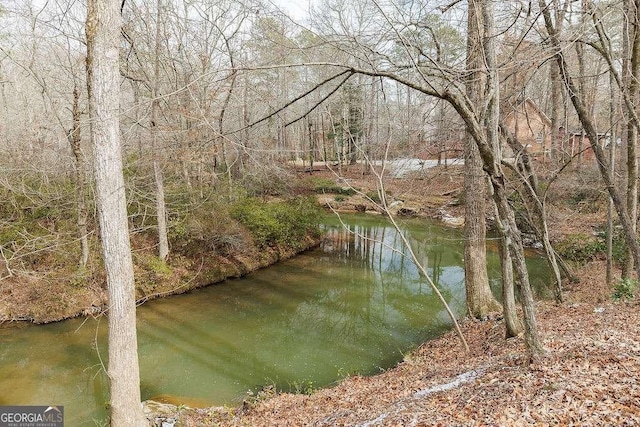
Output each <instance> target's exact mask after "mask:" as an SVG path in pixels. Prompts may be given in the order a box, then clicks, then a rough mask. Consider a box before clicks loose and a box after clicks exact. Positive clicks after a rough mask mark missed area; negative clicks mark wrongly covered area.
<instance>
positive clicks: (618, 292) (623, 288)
mask: <svg viewBox="0 0 640 427" xmlns="http://www.w3.org/2000/svg"><path fill="white" fill-rule="evenodd" d="M637 287H638V281H637V280H634V279H621V280H620V281H619V282H618V283H616V285H615V286H614V287H613V295H612V298H613V300H614V301H620V300H628V299H633V297H634V295H635V291H636V288H637Z"/></svg>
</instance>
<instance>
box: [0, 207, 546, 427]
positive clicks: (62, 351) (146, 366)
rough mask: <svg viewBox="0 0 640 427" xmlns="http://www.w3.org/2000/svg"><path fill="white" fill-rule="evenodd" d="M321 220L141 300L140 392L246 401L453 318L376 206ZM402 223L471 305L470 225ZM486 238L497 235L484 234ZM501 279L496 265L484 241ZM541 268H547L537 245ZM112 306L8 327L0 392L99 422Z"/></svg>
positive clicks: (436, 272) (542, 277)
mask: <svg viewBox="0 0 640 427" xmlns="http://www.w3.org/2000/svg"><path fill="white" fill-rule="evenodd" d="M344 219H345V221H346V222H347V226H348V228H349V229H350V230H351V233H350V232H346V231H345V229H344V227H343V226H342V225H340V223H339V222H338V220H337V219H335V218H330V219H328V220H327V230H328V234H329V236H330V239H329V240H328V242H327V243H326V244H324V245H323V246H322V247H321V248H319V249H316V250H313V251H310V252H307V253H305V254H302V255H300V256H298V257H296V258H295V259H292V260H289V261H286V262H282V263H279V264H277V265H275V266H272V267H269V268H267V269H264V270H261V271H258V272H255V273H252V274H250V275H249V276H247V277H245V278H242V279H237V280H229V281H226V282H224V283H221V284H219V285H214V286H210V287H208V288H204V289H200V290H197V291H194V292H191V293H189V294H186V295H180V296H174V297H170V298H167V299H164V300H156V301H151V302H148V303H146V304H145V305H143V306H141V307H139V308H138V339H139V355H140V366H141V382H142V398H143V399H149V398H152V397H158V396H161V397H164V398H165V399H169V400H171V399H176V397H177V399H178V401H185V402H186V403H188V404H190V405H195V406H197V405H220V404H231V405H234V404H238V403H240V402H241V401H242V399H243V398H244V397H245V396H246V393H247V392H248V391H252V392H254V393H255V392H256V391H257V390H259V389H260V388H261V387H263V386H265V385H275V386H276V387H277V388H278V389H292V390H296V389H303V390H304V389H307V388H308V387H309V386H311V385H312V386H313V387H322V386H326V385H329V384H332V383H334V382H336V381H338V380H339V379H340V378H343V377H344V376H346V375H349V374H353V373H359V374H374V373H377V372H380V371H381V370H383V369H386V368H389V367H391V366H393V365H394V364H396V363H397V362H398V361H399V360H401V359H402V355H403V354H404V353H406V352H407V351H409V350H410V349H412V348H414V347H415V346H416V345H418V344H419V343H420V342H423V341H424V340H426V339H428V338H430V337H433V336H435V335H437V334H439V333H441V332H442V331H444V330H446V329H447V328H449V327H450V321H449V319H448V318H447V316H446V314H445V311H444V310H443V309H442V307H440V305H439V303H438V301H437V300H436V298H435V297H434V296H433V295H432V292H431V290H430V288H429V286H428V285H427V284H426V282H424V281H423V280H421V279H420V278H419V276H418V274H417V270H416V268H415V267H414V266H413V264H412V263H411V262H410V260H409V259H408V258H406V257H404V256H403V255H402V245H401V244H400V241H399V239H398V236H397V234H396V233H395V231H394V230H393V229H392V228H390V227H389V225H388V224H387V223H386V222H385V221H384V220H383V219H382V218H379V217H372V216H364V215H363V216H348V217H345V218H344ZM404 227H405V231H406V233H407V235H408V236H409V237H410V239H411V241H412V242H413V244H414V247H415V248H416V250H417V253H418V256H419V257H420V259H421V260H422V261H423V263H424V264H425V265H427V266H428V268H429V272H430V274H432V275H433V277H434V279H435V280H436V282H437V283H438V285H439V286H440V288H441V290H442V292H443V294H444V296H445V298H446V299H447V301H448V302H449V303H450V304H451V306H452V308H453V310H454V312H456V313H458V314H460V315H461V314H463V313H464V286H463V270H462V267H461V265H462V258H463V255H462V235H461V232H460V231H458V230H452V229H446V228H444V229H443V228H441V227H439V226H437V225H435V224H433V223H430V222H426V221H424V220H411V221H407V222H405V223H404ZM490 247H491V245H490ZM489 256H490V260H489V270H490V275H491V277H492V281H493V283H494V284H498V281H499V279H498V274H499V264H498V259H497V257H496V254H495V251H492V250H490V254H489ZM529 262H530V269H531V272H532V276H533V277H534V281H538V282H539V283H544V282H546V281H548V274H547V268H546V266H545V264H544V262H543V261H542V260H541V259H539V258H536V257H531V258H530V260H529ZM106 328H107V322H106V319H103V320H94V319H88V320H87V319H73V320H68V321H65V322H60V323H56V324H50V325H43V326H33V325H22V326H20V327H15V326H12V327H7V328H2V329H0V344H1V345H0V405H10V404H11V405H16V404H22V405H27V404H32V405H64V406H65V418H66V425H73V426H80V425H96V424H98V425H99V424H101V423H104V419H105V417H106V411H105V410H104V404H105V402H107V401H108V395H107V390H108V385H107V382H106V378H105V375H104V372H103V371H102V370H101V359H102V360H103V361H104V362H105V363H106Z"/></svg>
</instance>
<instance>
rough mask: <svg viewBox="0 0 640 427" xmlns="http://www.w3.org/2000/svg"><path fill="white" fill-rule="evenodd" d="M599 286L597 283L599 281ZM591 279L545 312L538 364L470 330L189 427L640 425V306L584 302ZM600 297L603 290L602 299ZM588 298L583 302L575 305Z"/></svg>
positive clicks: (488, 334) (497, 332)
mask: <svg viewBox="0 0 640 427" xmlns="http://www.w3.org/2000/svg"><path fill="white" fill-rule="evenodd" d="M596 283H597V284H596ZM596 283H594V282H592V281H589V280H583V282H582V284H581V285H579V288H574V290H573V292H570V293H569V294H568V297H569V298H568V299H571V301H569V302H567V303H565V304H563V305H561V306H556V305H553V304H552V303H548V302H544V303H539V304H538V305H537V307H536V308H537V310H536V312H537V316H538V321H539V327H540V330H541V333H542V335H543V338H544V345H545V348H546V349H547V353H546V354H545V355H544V356H543V357H541V358H540V359H539V360H538V361H536V363H535V364H533V365H528V364H527V362H526V357H524V346H523V343H522V340H521V339H519V338H515V339H510V340H505V339H504V338H503V333H504V331H503V325H502V322H501V321H488V322H471V321H468V322H466V323H464V324H463V330H464V333H465V335H466V337H467V340H468V341H469V345H470V348H471V351H470V353H469V354H465V353H464V352H463V350H462V347H461V345H460V343H459V341H458V340H457V338H456V336H455V335H454V334H453V333H448V334H445V335H444V336H442V337H440V338H439V339H437V340H434V341H431V342H428V343H426V344H424V345H423V346H422V347H420V348H419V349H418V350H416V351H415V352H414V353H413V354H411V355H409V356H408V357H407V358H406V360H405V361H404V362H403V363H401V364H400V365H399V366H398V367H396V368H394V369H392V370H389V371H387V372H385V373H383V374H381V375H378V376H375V377H351V378H348V379H346V380H345V381H343V382H342V383H341V384H339V385H337V386H336V387H333V388H330V389H324V390H320V391H318V392H316V393H314V394H313V395H311V396H303V395H291V394H283V395H279V396H276V397H274V398H272V399H268V400H265V401H262V402H259V403H257V404H255V405H254V406H251V407H249V408H245V410H241V411H240V410H239V411H232V412H226V413H221V412H215V411H213V412H212V411H206V410H198V411H194V412H192V413H191V415H190V416H188V417H186V418H184V419H183V420H182V422H183V423H184V424H185V425H212V424H215V425H234V426H235V425H237V426H246V425H250V426H439V425H442V426H456V425H458V426H493V425H496V426H505V425H509V426H520V425H563V426H564V425H580V426H589V425H593V426H596V425H597V426H600V425H618V426H619V425H640V310H639V308H640V306H639V304H638V303H637V302H632V303H617V304H614V303H610V302H606V303H602V304H598V303H597V302H584V301H585V300H587V299H588V298H587V296H588V295H589V294H591V295H598V294H600V293H601V292H598V291H596V289H593V288H597V287H599V286H600V287H601V286H602V284H601V282H596ZM594 291H596V292H594ZM575 301H580V302H575Z"/></svg>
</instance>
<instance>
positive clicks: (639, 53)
mask: <svg viewBox="0 0 640 427" xmlns="http://www.w3.org/2000/svg"><path fill="white" fill-rule="evenodd" d="M639 6H640V1H638V0H625V1H624V10H625V14H624V15H625V18H624V25H623V29H624V33H625V35H626V36H627V37H625V41H626V43H625V45H624V51H625V54H624V58H625V60H624V65H625V66H624V67H623V81H624V84H625V86H626V87H627V93H628V97H629V99H630V100H631V102H632V103H633V105H634V106H635V105H636V104H637V100H638V78H640V30H639V29H638V25H640V19H639V17H638V13H639V11H638V7H639ZM625 106H626V104H625ZM625 115H626V116H627V122H626V128H627V129H626V148H627V211H628V212H629V216H630V217H631V219H632V224H631V226H632V227H633V231H634V232H635V231H636V229H637V227H636V220H635V218H637V217H638V157H637V156H638V155H637V148H636V147H637V145H638V129H637V127H636V125H635V123H634V121H633V115H634V111H633V108H629V107H626V113H625ZM630 251H631V248H629V251H628V252H627V256H626V259H625V262H624V264H623V268H622V276H623V277H624V278H627V279H628V278H630V277H631V272H632V271H633V255H632V254H631V252H630Z"/></svg>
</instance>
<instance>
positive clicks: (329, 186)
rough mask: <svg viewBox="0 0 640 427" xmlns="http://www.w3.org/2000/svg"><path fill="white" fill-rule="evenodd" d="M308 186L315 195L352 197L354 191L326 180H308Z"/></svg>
mask: <svg viewBox="0 0 640 427" xmlns="http://www.w3.org/2000/svg"><path fill="white" fill-rule="evenodd" d="M309 186H310V187H311V189H312V190H313V192H314V193H316V194H325V193H331V194H338V195H342V196H353V195H354V194H356V190H355V189H353V188H351V187H342V186H340V185H338V184H336V183H335V182H334V181H333V180H331V179H328V178H310V179H309Z"/></svg>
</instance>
